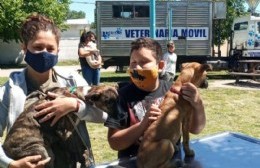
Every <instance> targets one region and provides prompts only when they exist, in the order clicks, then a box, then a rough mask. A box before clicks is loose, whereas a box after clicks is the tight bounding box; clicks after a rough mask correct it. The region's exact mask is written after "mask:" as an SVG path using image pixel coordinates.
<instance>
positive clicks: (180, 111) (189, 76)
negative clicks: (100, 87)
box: [137, 62, 212, 168]
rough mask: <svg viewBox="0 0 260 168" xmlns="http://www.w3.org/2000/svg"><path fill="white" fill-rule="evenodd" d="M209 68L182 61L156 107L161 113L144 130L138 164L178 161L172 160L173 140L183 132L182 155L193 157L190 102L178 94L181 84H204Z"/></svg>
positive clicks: (158, 166)
mask: <svg viewBox="0 0 260 168" xmlns="http://www.w3.org/2000/svg"><path fill="white" fill-rule="evenodd" d="M207 70H212V66H211V65H209V64H199V63H195V62H192V63H184V64H182V69H181V73H180V75H179V77H178V78H177V80H176V81H175V82H174V84H173V85H172V87H171V89H170V91H168V92H167V93H166V95H165V98H164V100H163V102H162V103H161V105H160V106H159V108H160V109H161V111H162V114H161V116H160V117H159V118H158V119H157V120H156V121H154V122H153V123H151V125H150V126H149V127H148V129H147V130H146V131H145V133H144V136H143V140H142V142H141V145H140V148H139V151H138V155H137V167H138V168H174V167H177V166H179V164H180V163H179V162H178V163H177V162H175V161H172V157H173V154H174V152H175V149H176V143H177V142H178V141H179V139H180V137H181V135H182V136H183V149H184V152H185V157H194V155H195V153H194V151H193V150H192V149H190V146H189V121H190V118H191V114H192V111H193V109H192V106H191V105H190V103H189V102H188V101H186V100H184V99H183V98H182V96H180V95H179V93H180V89H181V86H182V84H184V83H186V82H191V83H193V84H194V85H195V86H196V87H201V86H205V84H206V85H207V83H206V74H207V73H206V71H207Z"/></svg>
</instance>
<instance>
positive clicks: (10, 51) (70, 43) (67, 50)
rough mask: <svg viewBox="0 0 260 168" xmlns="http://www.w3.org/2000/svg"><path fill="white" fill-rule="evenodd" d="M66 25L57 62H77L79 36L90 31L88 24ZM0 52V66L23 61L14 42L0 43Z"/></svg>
mask: <svg viewBox="0 0 260 168" xmlns="http://www.w3.org/2000/svg"><path fill="white" fill-rule="evenodd" d="M66 24H67V25H68V26H69V27H68V29H67V30H66V31H63V32H62V33H61V41H60V51H59V60H77V59H78V44H79V39H80V35H81V33H82V31H83V30H84V29H86V30H87V31H88V30H90V24H89V23H88V22H87V20H86V19H70V20H67V21H66ZM0 51H1V52H0V64H5V65H8V64H9V65H14V64H20V63H21V62H22V61H23V58H24V55H23V52H22V51H21V46H20V44H19V43H16V42H15V41H11V42H10V43H4V42H2V41H0Z"/></svg>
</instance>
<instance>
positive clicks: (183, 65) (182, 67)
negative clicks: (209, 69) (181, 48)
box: [180, 62, 189, 70]
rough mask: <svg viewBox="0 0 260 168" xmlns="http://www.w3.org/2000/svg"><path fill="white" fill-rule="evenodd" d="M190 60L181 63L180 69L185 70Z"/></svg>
mask: <svg viewBox="0 0 260 168" xmlns="http://www.w3.org/2000/svg"><path fill="white" fill-rule="evenodd" d="M188 64H189V63H188V62H186V63H182V64H181V68H180V70H183V69H184V68H185V67H187V66H188Z"/></svg>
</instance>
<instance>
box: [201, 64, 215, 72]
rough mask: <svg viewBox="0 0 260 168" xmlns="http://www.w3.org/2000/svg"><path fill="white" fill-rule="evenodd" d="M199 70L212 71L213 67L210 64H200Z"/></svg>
mask: <svg viewBox="0 0 260 168" xmlns="http://www.w3.org/2000/svg"><path fill="white" fill-rule="evenodd" d="M201 70H202V71H212V70H213V67H212V65H211V64H202V65H201Z"/></svg>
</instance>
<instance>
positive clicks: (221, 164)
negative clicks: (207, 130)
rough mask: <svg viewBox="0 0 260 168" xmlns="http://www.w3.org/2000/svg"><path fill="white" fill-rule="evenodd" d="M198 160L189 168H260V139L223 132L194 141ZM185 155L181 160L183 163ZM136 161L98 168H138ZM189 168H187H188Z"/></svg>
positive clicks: (123, 161)
mask: <svg viewBox="0 0 260 168" xmlns="http://www.w3.org/2000/svg"><path fill="white" fill-rule="evenodd" d="M190 143H191V147H192V149H194V150H195V157H194V158H193V159H190V160H185V163H186V164H185V165H186V166H187V167H189V168H260V139H257V138H253V137H249V136H247V135H244V134H241V133H234V132H223V133H219V134H214V135H209V136H206V137H204V138H200V139H197V140H192V141H191V142H190ZM182 155H183V151H182V152H181V153H180V157H182V159H183V156H182ZM135 161H136V158H130V159H127V160H122V161H118V160H117V161H114V162H112V163H108V164H102V165H97V166H96V167H97V168H119V167H122V168H135V167H136V165H135ZM186 166H185V167H186Z"/></svg>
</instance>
